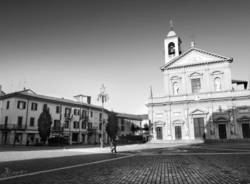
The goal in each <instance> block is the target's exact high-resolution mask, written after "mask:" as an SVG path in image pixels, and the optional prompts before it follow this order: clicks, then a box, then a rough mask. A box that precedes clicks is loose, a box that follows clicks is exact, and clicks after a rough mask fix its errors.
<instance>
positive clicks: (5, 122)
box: [4, 116, 8, 127]
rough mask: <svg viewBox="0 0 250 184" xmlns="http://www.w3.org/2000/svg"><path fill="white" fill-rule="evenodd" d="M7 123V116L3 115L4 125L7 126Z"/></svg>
mask: <svg viewBox="0 0 250 184" xmlns="http://www.w3.org/2000/svg"><path fill="white" fill-rule="evenodd" d="M7 124H8V116H5V119H4V126H5V127H7Z"/></svg>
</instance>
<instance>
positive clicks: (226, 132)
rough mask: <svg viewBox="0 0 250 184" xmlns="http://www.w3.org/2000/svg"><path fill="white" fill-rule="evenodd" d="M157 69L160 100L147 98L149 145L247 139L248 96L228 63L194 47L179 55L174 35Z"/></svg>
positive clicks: (249, 130)
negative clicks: (160, 79)
mask: <svg viewBox="0 0 250 184" xmlns="http://www.w3.org/2000/svg"><path fill="white" fill-rule="evenodd" d="M164 45H165V64H164V65H163V66H162V67H161V71H162V73H163V81H164V88H165V96H163V97H153V96H151V97H150V98H149V102H148V104H147V106H148V115H149V119H150V122H151V123H152V130H151V131H152V132H151V134H152V140H153V141H162V140H165V141H170V140H196V139H242V138H250V90H249V88H248V86H247V84H248V82H247V81H239V80H233V79H232V76H231V63H232V62H233V59H232V58H229V57H225V56H221V55H218V54H215V53H211V52H207V51H204V50H201V49H198V48H196V47H195V44H194V43H191V48H190V49H189V50H187V51H186V52H184V53H182V50H181V39H180V38H179V37H178V35H177V34H176V33H175V32H174V31H173V29H172V30H171V31H170V32H169V33H168V35H167V37H166V39H165V41H164Z"/></svg>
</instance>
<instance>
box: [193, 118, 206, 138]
mask: <svg viewBox="0 0 250 184" xmlns="http://www.w3.org/2000/svg"><path fill="white" fill-rule="evenodd" d="M194 137H195V138H196V139H197V138H198V139H202V138H203V137H204V118H194Z"/></svg>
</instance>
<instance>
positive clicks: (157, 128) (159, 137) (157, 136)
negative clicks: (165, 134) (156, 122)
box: [156, 127, 162, 139]
mask: <svg viewBox="0 0 250 184" xmlns="http://www.w3.org/2000/svg"><path fill="white" fill-rule="evenodd" d="M156 138H157V139H162V127H156Z"/></svg>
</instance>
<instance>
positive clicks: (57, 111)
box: [56, 106, 60, 114]
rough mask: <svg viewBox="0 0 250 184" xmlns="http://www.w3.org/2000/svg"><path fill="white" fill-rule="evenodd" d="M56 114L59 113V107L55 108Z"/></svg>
mask: <svg viewBox="0 0 250 184" xmlns="http://www.w3.org/2000/svg"><path fill="white" fill-rule="evenodd" d="M56 113H57V114H59V113H60V106H56Z"/></svg>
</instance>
